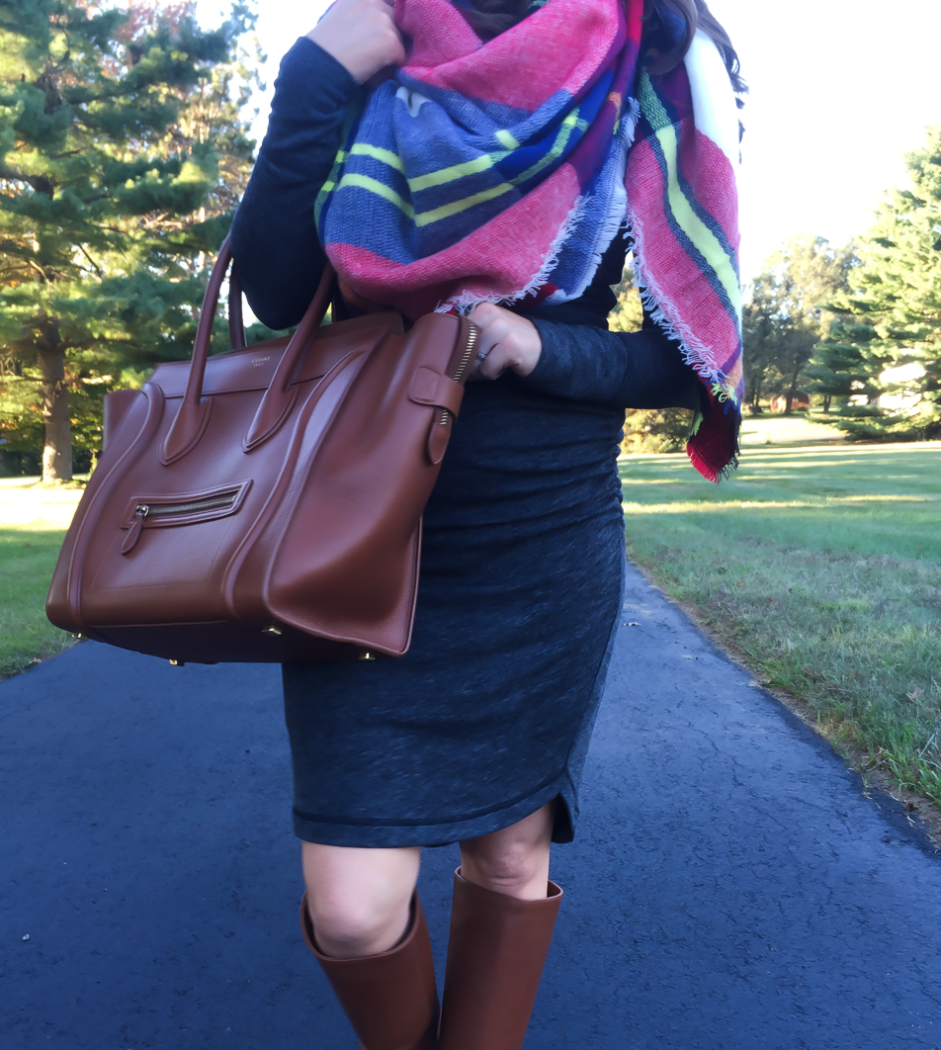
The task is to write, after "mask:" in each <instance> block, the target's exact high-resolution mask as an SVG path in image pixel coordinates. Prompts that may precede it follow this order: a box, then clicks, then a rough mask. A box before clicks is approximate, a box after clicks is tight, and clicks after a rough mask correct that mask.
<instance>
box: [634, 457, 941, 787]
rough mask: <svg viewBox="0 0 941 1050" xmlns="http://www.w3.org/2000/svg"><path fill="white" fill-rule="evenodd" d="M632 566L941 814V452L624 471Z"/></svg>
mask: <svg viewBox="0 0 941 1050" xmlns="http://www.w3.org/2000/svg"><path fill="white" fill-rule="evenodd" d="M621 475H622V479H623V481H624V499H625V511H626V516H627V543H628V552H629V554H630V556H631V558H632V559H633V560H634V561H635V563H637V564H638V565H640V566H641V567H642V568H644V569H645V570H646V571H647V572H648V573H649V574H650V575H651V577H652V578H653V579H654V580H655V581H656V582H657V583H658V584H659V585H660V586H661V587H663V589H664V590H665V591H666V592H667V593H668V594H669V595H671V596H672V597H674V598H676V599H678V600H681V601H683V602H685V603H687V604H688V605H689V606H690V607H691V608H692V609H693V611H694V613H695V615H696V616H697V617H698V618H699V619H700V620H701V622H703V623H704V624H705V625H706V626H707V627H708V628H709V629H710V630H712V631H713V632H714V633H715V635H716V637H717V638H718V639H719V640H720V641H724V642H725V643H726V644H728V645H730V647H731V646H734V647H735V648H736V649H737V650H738V651H739V652H740V653H742V654H743V656H744V658H745V660H746V662H747V663H748V664H749V666H750V667H751V668H752V669H753V670H754V671H755V672H756V673H757V674H758V676H759V677H760V678H761V679H762V681H764V682H765V683H766V684H768V685H770V686H772V687H778V688H780V689H783V690H786V691H787V692H789V693H791V694H792V695H794V696H796V697H798V698H800V699H801V700H804V701H806V702H807V703H808V704H810V705H811V707H812V708H813V709H814V711H815V712H816V714H817V718H818V722H819V724H820V727H821V728H822V729H823V731H824V732H826V733H827V735H828V736H829V737H830V738H831V739H832V740H833V741H834V742H835V743H836V744H837V746H838V747H841V748H842V749H843V751H844V753H847V754H850V755H852V756H855V757H857V758H861V760H862V761H863V762H864V763H866V764H868V765H869V766H870V767H872V768H879V769H880V770H881V771H882V772H884V773H886V774H887V775H888V776H889V777H890V778H892V779H893V780H894V781H895V783H896V784H897V785H899V786H902V787H908V788H911V789H912V790H915V791H918V792H919V793H921V794H924V795H927V796H929V797H930V798H932V799H933V800H934V801H935V802H936V803H938V804H941V443H922V444H916V445H904V446H900V445H879V446H852V445H850V446H835V447H834V446H831V447H826V446H817V447H809V448H799V449H797V448H790V449H784V448H774V447H770V448H768V447H752V448H749V449H746V451H745V453H744V455H743V458H742V466H741V468H740V469H739V471H738V474H737V475H736V476H735V477H734V478H733V479H732V480H730V481H728V482H723V483H722V484H721V485H719V486H718V487H716V486H711V485H709V484H708V483H707V482H704V481H703V480H702V479H701V478H699V476H698V475H697V474H696V473H695V472H694V471H693V470H692V468H691V467H690V466H689V465H688V463H687V462H686V459H685V457H684V456H632V457H628V458H625V459H623V460H622V461H621Z"/></svg>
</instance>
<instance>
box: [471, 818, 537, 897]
mask: <svg viewBox="0 0 941 1050" xmlns="http://www.w3.org/2000/svg"><path fill="white" fill-rule="evenodd" d="M554 810H555V803H554V802H549V803H547V804H546V805H545V806H543V807H542V809H538V810H536V812H535V813H531V814H530V815H529V816H528V817H524V818H523V820H521V821H518V822H517V823H516V824H512V825H511V826H510V827H508V828H503V829H501V830H500V831H493V832H491V833H490V834H489V835H481V836H480V837H479V838H476V839H467V840H466V841H464V842H462V843H461V874H462V875H463V876H464V878H465V879H467V881H468V882H473V883H475V884H476V885H477V886H482V887H483V888H484V889H487V890H493V891H494V892H495V893H503V894H505V895H506V896H507V897H516V898H517V899H518V900H523V901H533V900H540V899H543V898H545V896H546V886H547V884H548V882H549V848H550V846H551V842H552V821H553V815H554Z"/></svg>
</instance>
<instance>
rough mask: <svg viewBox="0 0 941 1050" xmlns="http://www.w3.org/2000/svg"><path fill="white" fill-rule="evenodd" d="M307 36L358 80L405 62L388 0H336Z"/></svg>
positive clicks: (363, 79)
mask: <svg viewBox="0 0 941 1050" xmlns="http://www.w3.org/2000/svg"><path fill="white" fill-rule="evenodd" d="M307 36H308V39H310V40H313V41H314V43H315V44H319V45H320V46H321V47H322V48H323V49H324V51H326V52H328V54H331V55H333V57H334V58H335V59H336V60H337V61H338V62H339V63H340V65H342V66H345V67H346V69H347V70H348V71H349V73H350V76H352V78H353V79H354V80H355V81H356V83H357V84H365V83H366V81H367V80H369V79H370V77H373V76H375V74H376V73H378V72H379V71H380V70H382V69H385V68H386V67H387V66H400V65H402V64H403V63H404V62H405V45H404V44H403V43H402V34H401V33H400V32H399V30H398V26H396V24H395V19H394V18H393V5H392V3H391V0H337V2H336V3H335V4H334V5H333V7H331V8H330V10H329V11H328V12H327V13H326V14H325V15H324V16H323V18H322V19H321V20H320V21H319V22H318V23H317V25H316V27H315V28H314V29H312V30H311V31H310V32H309V33H308V34H307Z"/></svg>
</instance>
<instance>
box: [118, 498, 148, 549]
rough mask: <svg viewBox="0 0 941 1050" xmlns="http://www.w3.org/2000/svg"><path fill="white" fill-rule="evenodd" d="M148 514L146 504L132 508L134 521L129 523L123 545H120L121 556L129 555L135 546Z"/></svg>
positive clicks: (139, 504)
mask: <svg viewBox="0 0 941 1050" xmlns="http://www.w3.org/2000/svg"><path fill="white" fill-rule="evenodd" d="M149 513H150V507H149V506H148V505H147V504H146V503H138V505H137V506H136V507H135V508H134V520H133V521H132V522H131V527H130V528H129V529H128V530H127V535H126V536H125V537H124V543H123V544H122V545H121V553H122V554H130V553H131V551H132V550H134V548H135V547H136V546H137V541H138V540H139V539H140V534H141V529H142V528H143V527H144V521H145V519H146V518H147V515H148V514H149Z"/></svg>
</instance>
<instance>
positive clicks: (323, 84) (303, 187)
mask: <svg viewBox="0 0 941 1050" xmlns="http://www.w3.org/2000/svg"><path fill="white" fill-rule="evenodd" d="M357 91H359V87H358V85H357V83H356V81H355V80H354V79H353V78H352V77H351V76H350V74H349V72H348V71H347V70H346V68H345V67H344V66H342V65H341V64H340V63H339V62H337V60H336V59H335V58H333V56H332V55H329V54H327V52H326V51H324V50H323V48H322V47H320V46H319V45H318V44H315V43H314V42H313V41H312V40H308V39H307V37H301V38H300V39H299V40H298V41H297V42H296V43H295V44H294V46H293V47H292V48H291V50H290V51H288V53H287V54H286V55H285V56H284V59H283V60H282V62H281V69H280V72H279V74H278V79H277V80H276V81H275V91H274V99H273V100H272V103H271V117H270V119H269V122H268V131H267V134H266V135H265V139H264V142H262V144H261V148H260V149H259V151H258V159H257V160H256V161H255V167H254V170H253V171H252V177H251V179H250V180H249V183H248V187H247V189H246V190H245V196H244V197H243V198H242V202H241V204H240V205H239V208H238V211H237V212H236V214H235V221H234V222H233V223H232V255H233V256H234V258H235V262H236V265H237V266H238V272H239V278H240V279H241V282H242V288H243V289H244V291H245V295H246V298H247V299H248V302H249V305H250V306H251V308H252V310H253V311H254V312H255V315H256V316H257V317H258V318H259V319H260V320H262V321H263V322H264V323H265V324H266V325H268V326H269V327H270V328H288V327H289V326H290V325H294V324H297V322H298V321H299V320H300V319H301V317H302V316H303V314H304V311H305V310H306V309H307V307H308V305H309V304H310V300H311V298H312V297H313V294H314V291H315V290H316V287H317V282H318V281H319V280H320V275H321V273H322V272H323V267H324V261H325V256H324V253H323V250H322V248H321V247H320V242H319V240H318V239H317V230H316V227H315V225H314V201H315V200H316V198H317V193H318V192H319V190H320V187H321V186H322V185H323V184H324V182H326V181H327V177H328V175H329V174H330V169H331V167H332V165H333V161H334V157H335V156H336V152H337V148H338V147H339V142H340V130H341V128H342V126H343V121H344V120H345V119H346V113H347V108H348V106H349V104H350V102H351V101H352V100H353V98H354V97H355V95H356V93H357Z"/></svg>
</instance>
